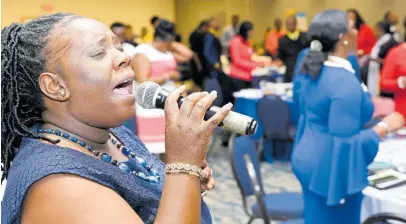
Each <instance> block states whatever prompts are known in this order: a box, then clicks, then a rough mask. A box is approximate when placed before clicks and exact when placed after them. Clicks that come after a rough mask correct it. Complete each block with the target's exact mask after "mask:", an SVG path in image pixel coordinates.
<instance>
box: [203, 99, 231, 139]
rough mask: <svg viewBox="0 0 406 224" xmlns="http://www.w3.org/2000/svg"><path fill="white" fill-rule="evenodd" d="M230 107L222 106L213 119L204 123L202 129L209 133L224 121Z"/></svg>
mask: <svg viewBox="0 0 406 224" xmlns="http://www.w3.org/2000/svg"><path fill="white" fill-rule="evenodd" d="M232 107H233V104H232V103H228V104H226V105H224V106H223V107H222V108H221V109H220V110H219V111H217V112H216V114H214V116H213V117H211V118H210V119H209V120H207V121H206V122H205V124H204V128H205V129H206V130H207V131H208V133H211V132H212V131H213V130H214V129H215V128H216V127H217V126H218V125H219V124H220V123H221V122H222V121H223V120H224V118H225V117H226V116H227V115H228V113H230V111H231V108H232Z"/></svg>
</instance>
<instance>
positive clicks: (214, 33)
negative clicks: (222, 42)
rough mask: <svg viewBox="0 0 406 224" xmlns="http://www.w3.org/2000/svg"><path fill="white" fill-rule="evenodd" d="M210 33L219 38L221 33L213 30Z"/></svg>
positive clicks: (210, 29)
mask: <svg viewBox="0 0 406 224" xmlns="http://www.w3.org/2000/svg"><path fill="white" fill-rule="evenodd" d="M209 32H210V33H211V34H213V35H214V36H216V37H218V36H219V32H218V31H217V30H215V29H213V28H209Z"/></svg>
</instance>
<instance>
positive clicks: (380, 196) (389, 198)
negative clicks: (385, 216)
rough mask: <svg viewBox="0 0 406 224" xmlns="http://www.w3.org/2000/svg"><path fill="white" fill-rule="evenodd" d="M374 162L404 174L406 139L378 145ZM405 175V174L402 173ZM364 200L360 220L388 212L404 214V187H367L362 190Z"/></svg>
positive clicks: (405, 196) (405, 187) (405, 210)
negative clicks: (381, 163) (389, 166)
mask: <svg viewBox="0 0 406 224" xmlns="http://www.w3.org/2000/svg"><path fill="white" fill-rule="evenodd" d="M374 162H386V163H389V164H392V165H393V166H395V167H398V169H399V168H401V169H399V170H402V172H405V170H404V168H405V166H406V139H389V140H386V141H383V142H381V143H380V144H379V151H378V154H377V156H376V157H375V160H374ZM401 175H405V176H406V173H402V174H401ZM363 193H364V200H363V203H362V208H361V219H362V221H364V220H365V219H367V218H368V217H370V216H372V215H374V214H378V213H382V212H390V213H397V214H406V185H403V186H399V187H395V188H391V189H387V190H379V189H376V188H374V187H371V186H368V187H366V188H365V189H364V190H363Z"/></svg>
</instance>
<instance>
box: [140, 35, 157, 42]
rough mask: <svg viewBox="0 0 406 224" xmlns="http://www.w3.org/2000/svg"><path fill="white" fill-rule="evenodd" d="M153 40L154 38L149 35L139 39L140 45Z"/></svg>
mask: <svg viewBox="0 0 406 224" xmlns="http://www.w3.org/2000/svg"><path fill="white" fill-rule="evenodd" d="M153 40H154V36H153V35H152V34H151V33H147V34H145V36H143V37H141V42H142V43H150V42H152V41H153Z"/></svg>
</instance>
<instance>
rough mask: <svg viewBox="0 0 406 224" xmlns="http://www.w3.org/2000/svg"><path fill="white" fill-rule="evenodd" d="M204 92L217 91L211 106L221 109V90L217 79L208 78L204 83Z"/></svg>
mask: <svg viewBox="0 0 406 224" xmlns="http://www.w3.org/2000/svg"><path fill="white" fill-rule="evenodd" d="M204 90H205V91H207V92H209V93H210V92H211V91H217V98H216V100H214V102H213V105H215V106H218V107H221V106H223V101H224V98H223V90H222V88H221V84H220V82H219V80H218V78H217V77H216V76H215V77H208V78H206V79H205V81H204Z"/></svg>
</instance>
